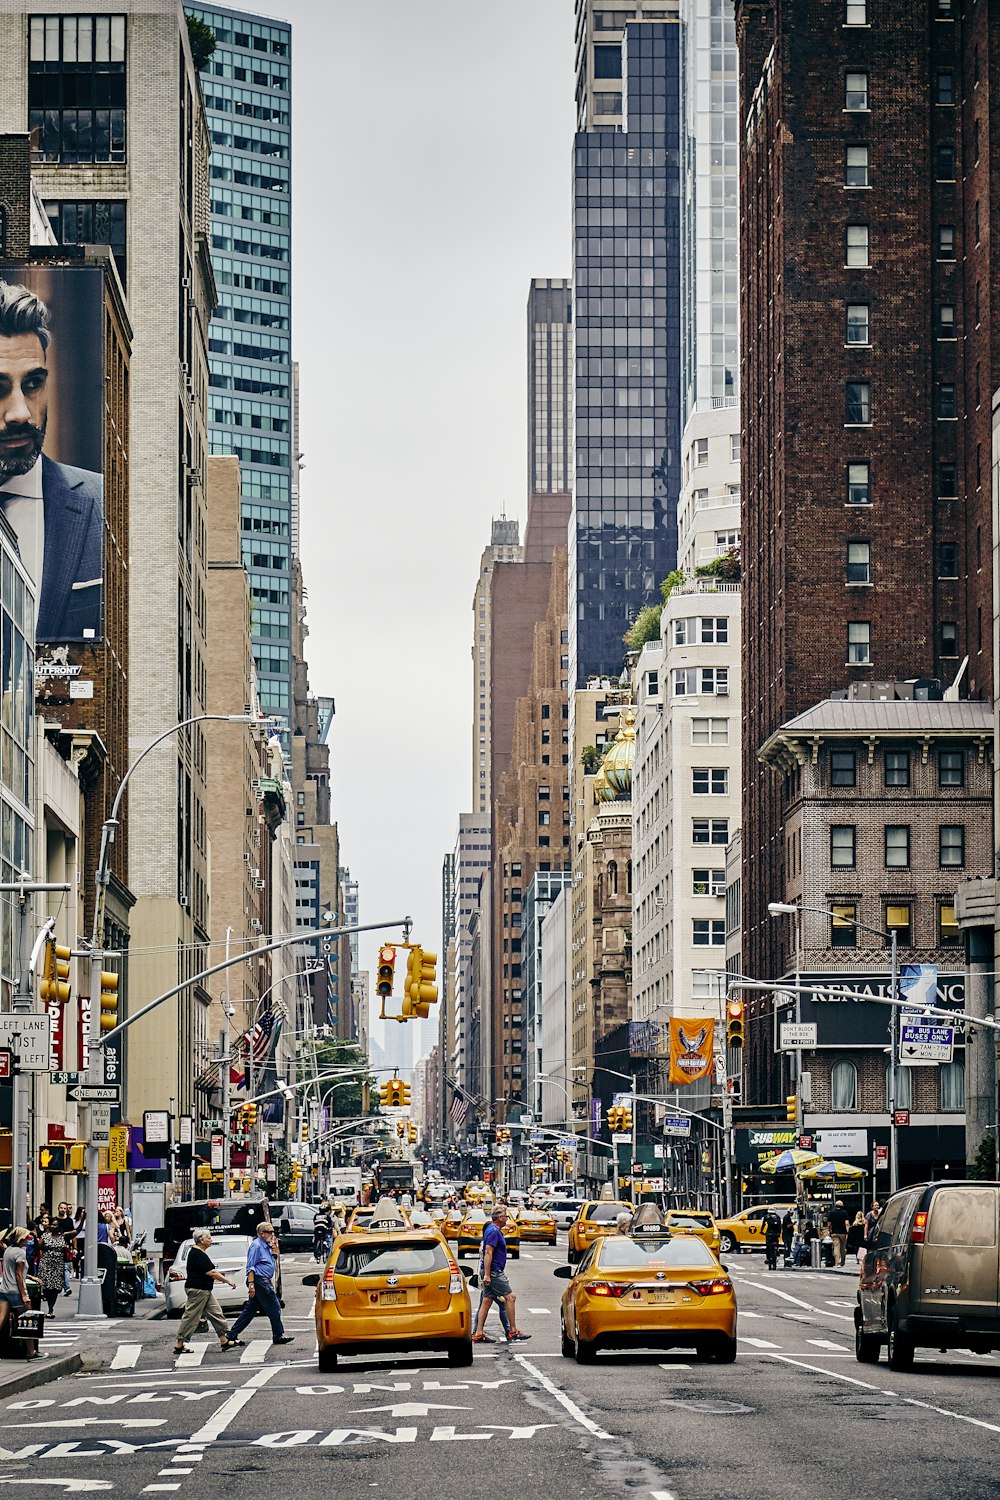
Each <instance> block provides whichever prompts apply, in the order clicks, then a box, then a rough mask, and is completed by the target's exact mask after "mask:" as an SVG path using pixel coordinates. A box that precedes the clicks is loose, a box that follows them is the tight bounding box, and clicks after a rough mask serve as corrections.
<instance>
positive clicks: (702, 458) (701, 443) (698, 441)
mask: <svg viewBox="0 0 1000 1500" xmlns="http://www.w3.org/2000/svg"><path fill="white" fill-rule="evenodd" d="M694 461H695V463H696V464H707V463H708V438H695V442H694Z"/></svg>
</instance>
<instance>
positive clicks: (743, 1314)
mask: <svg viewBox="0 0 1000 1500" xmlns="http://www.w3.org/2000/svg"><path fill="white" fill-rule="evenodd" d="M763 1316H764V1314H763V1313H757V1312H748V1311H747V1309H746V1308H745V1307H741V1308H740V1317H741V1318H762V1317H763Z"/></svg>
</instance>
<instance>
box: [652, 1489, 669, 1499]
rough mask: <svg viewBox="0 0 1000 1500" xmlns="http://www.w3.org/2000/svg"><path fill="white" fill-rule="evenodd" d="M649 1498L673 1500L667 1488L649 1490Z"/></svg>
mask: <svg viewBox="0 0 1000 1500" xmlns="http://www.w3.org/2000/svg"><path fill="white" fill-rule="evenodd" d="M649 1493H650V1497H651V1500H674V1497H673V1495H672V1494H671V1492H670V1491H669V1490H650V1492H649Z"/></svg>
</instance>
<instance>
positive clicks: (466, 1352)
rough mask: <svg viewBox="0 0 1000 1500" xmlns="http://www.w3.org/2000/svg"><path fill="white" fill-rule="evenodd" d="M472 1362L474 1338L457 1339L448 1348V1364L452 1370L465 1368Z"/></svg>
mask: <svg viewBox="0 0 1000 1500" xmlns="http://www.w3.org/2000/svg"><path fill="white" fill-rule="evenodd" d="M471 1364H472V1340H471V1339H455V1341H454V1343H453V1344H451V1346H450V1347H449V1349H448V1365H449V1368H450V1369H452V1370H460V1369H464V1368H465V1366H466V1365H471Z"/></svg>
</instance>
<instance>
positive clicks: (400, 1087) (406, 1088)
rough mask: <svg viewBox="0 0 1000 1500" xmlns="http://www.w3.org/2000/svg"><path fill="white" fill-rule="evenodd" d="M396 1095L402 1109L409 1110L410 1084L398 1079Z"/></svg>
mask: <svg viewBox="0 0 1000 1500" xmlns="http://www.w3.org/2000/svg"><path fill="white" fill-rule="evenodd" d="M396 1094H397V1098H398V1102H399V1107H400V1109H409V1107H410V1085H409V1084H408V1083H404V1082H403V1080H402V1079H401V1078H397V1080H396Z"/></svg>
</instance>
